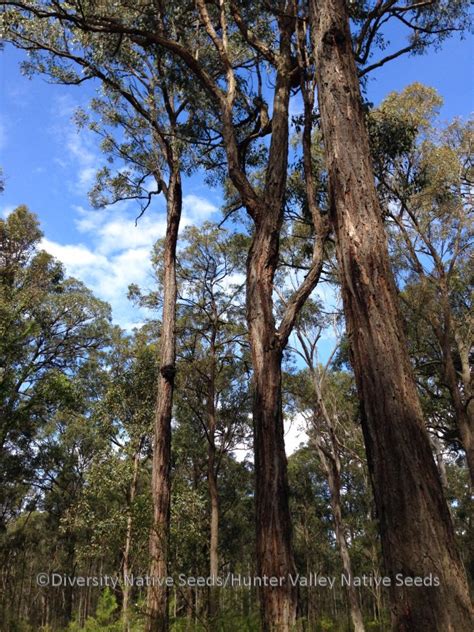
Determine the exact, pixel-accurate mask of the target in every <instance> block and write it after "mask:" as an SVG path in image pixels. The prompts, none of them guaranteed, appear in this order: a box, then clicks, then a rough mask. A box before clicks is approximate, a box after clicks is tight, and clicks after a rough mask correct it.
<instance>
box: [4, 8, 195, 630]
mask: <svg viewBox="0 0 474 632" xmlns="http://www.w3.org/2000/svg"><path fill="white" fill-rule="evenodd" d="M4 4H5V3H4ZM47 4H48V3H46V5H45V6H44V7H43V8H45V9H48V7H47ZM79 4H80V3H79ZM94 4H95V3H92V5H91V8H92V10H93V11H95V6H94ZM101 4H102V5H104V6H103V7H102V8H103V9H107V6H106V5H107V3H101ZM23 8H25V9H27V10H29V9H31V10H32V11H33V14H36V15H38V16H40V15H42V7H41V6H40V4H36V3H33V4H31V5H28V4H27V3H25V5H24V7H23ZM49 8H51V7H49ZM83 8H84V7H83V6H79V12H80V13H82V10H83ZM98 8H99V9H100V8H101V7H98ZM62 11H63V9H62V8H60V13H61V12H62ZM46 12H47V11H46ZM121 15H122V18H123V19H124V20H126V21H127V20H128V19H130V21H133V19H134V17H133V16H134V9H133V7H131V6H129V5H128V3H123V5H122V6H121ZM17 17H19V20H14V24H12V26H13V29H14V30H15V38H14V43H15V44H16V45H17V46H19V47H21V48H24V49H26V50H28V51H29V53H30V59H29V60H28V62H27V63H25V64H24V69H25V71H26V72H28V73H34V72H41V73H45V74H47V75H48V76H50V77H52V78H53V80H54V81H57V82H59V83H63V84H68V85H79V84H80V83H82V82H83V81H86V80H89V79H93V80H98V81H99V82H100V84H101V86H102V96H101V97H98V98H96V99H94V100H93V101H92V108H91V109H92V110H93V111H94V112H95V116H93V117H92V120H88V117H86V116H85V114H84V113H83V112H80V113H78V117H77V120H78V122H79V123H80V124H81V125H84V124H85V123H89V125H90V127H91V129H93V130H94V131H96V132H98V133H99V134H100V135H101V136H102V137H103V143H102V147H103V149H104V150H105V152H106V153H107V154H108V158H109V159H110V161H113V160H115V161H117V160H118V161H119V163H120V164H119V167H118V168H117V170H116V171H115V172H113V171H112V170H111V168H110V166H106V167H104V168H102V169H100V170H99V171H98V173H97V182H96V185H95V187H94V188H93V190H92V191H91V198H92V201H93V202H94V203H95V204H96V205H98V206H103V205H104V204H107V203H114V202H117V201H120V200H130V199H138V200H141V214H143V213H144V212H145V210H146V209H147V208H148V206H149V205H150V203H151V201H152V199H153V196H156V195H158V194H160V193H163V195H164V197H165V199H166V222H167V228H166V240H165V244H166V247H165V250H164V253H163V256H164V261H165V266H164V283H163V302H162V305H161V309H162V319H161V320H162V323H161V331H160V346H159V353H160V367H161V368H160V373H159V376H158V380H157V399H156V418H155V431H154V435H155V437H154V452H153V454H154V457H153V459H154V460H153V464H154V465H153V474H152V477H153V504H154V526H153V527H152V530H151V534H150V558H151V561H150V576H155V577H166V576H167V540H168V532H169V511H170V510H169V506H170V475H169V464H170V449H171V448H170V445H171V415H172V405H173V391H174V377H175V373H176V366H175V360H176V336H175V321H176V244H177V239H178V230H179V223H180V219H181V213H182V198H183V193H182V170H183V154H184V148H185V145H186V144H185V142H183V138H182V132H181V127H182V124H183V120H185V119H186V118H187V117H186V116H185V115H184V113H185V110H186V106H187V103H188V96H183V95H184V90H183V89H182V85H181V78H180V77H181V72H180V68H179V64H177V63H176V59H174V58H171V57H170V56H169V55H167V54H164V53H163V49H158V47H157V46H152V47H151V48H147V49H146V50H144V49H143V47H141V46H138V47H137V46H135V45H134V43H133V42H132V41H131V40H130V39H127V38H125V39H124V38H123V37H122V36H119V37H118V38H117V37H116V36H115V35H113V34H105V33H101V34H99V35H96V34H94V29H92V30H91V29H86V30H85V31H84V30H83V29H77V28H74V26H75V23H74V22H75V21H74V20H73V22H72V23H68V21H66V22H54V21H53V22H50V23H49V24H48V26H47V27H46V22H44V21H41V20H40V21H39V22H34V21H32V22H28V20H27V21H26V22H25V21H24V18H25V14H22V15H21V17H20V15H19V14H17ZM56 17H57V16H56ZM163 19H164V18H163V16H160V15H159V14H157V15H156V16H155V17H154V20H155V21H156V26H157V28H158V29H160V28H163V27H164V23H162V21H163ZM170 28H172V27H170ZM75 39H77V46H74V45H73V41H74V40H75ZM188 166H189V165H188ZM167 601H168V588H167V587H166V586H165V585H164V584H163V583H162V582H159V581H156V582H155V583H152V584H151V585H150V587H149V592H148V604H147V609H148V612H149V623H148V624H147V625H148V629H149V630H165V629H167V627H168V623H167V610H168V606H167Z"/></svg>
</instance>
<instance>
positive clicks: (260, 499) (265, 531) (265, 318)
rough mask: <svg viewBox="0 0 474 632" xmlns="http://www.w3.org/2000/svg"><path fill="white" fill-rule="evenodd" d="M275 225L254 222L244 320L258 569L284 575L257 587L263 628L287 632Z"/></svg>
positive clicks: (291, 606)
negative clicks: (278, 583) (248, 361)
mask: <svg viewBox="0 0 474 632" xmlns="http://www.w3.org/2000/svg"><path fill="white" fill-rule="evenodd" d="M278 234H279V229H278V228H277V229H275V227H272V226H270V225H269V222H266V223H262V224H260V225H257V227H256V230H255V234H254V239H253V243H252V247H251V250H250V253H249V258H248V264H247V321H248V324H249V334H250V343H251V350H252V365H253V372H254V377H253V388H254V400H253V421H254V452H255V477H256V513H257V574H258V576H259V577H261V578H265V577H267V578H268V577H277V578H284V580H285V581H284V582H283V583H282V585H281V586H276V587H270V586H262V587H261V588H260V608H261V618H262V630H263V631H264V632H268V631H270V630H278V631H279V632H289V631H290V630H291V629H292V628H293V626H294V624H295V621H296V606H297V593H296V588H294V587H293V586H292V585H291V582H290V581H289V578H288V576H289V575H294V574H295V565H294V559H293V551H292V545H291V519H290V512H289V506H288V481H287V461H286V454H285V442H284V432H283V414H282V395H281V359H282V350H281V348H280V344H279V341H278V340H277V337H276V331H275V322H274V317H273V302H272V292H273V276H274V271H275V261H276V259H275V257H277V256H278Z"/></svg>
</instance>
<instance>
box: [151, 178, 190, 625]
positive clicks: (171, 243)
mask: <svg viewBox="0 0 474 632" xmlns="http://www.w3.org/2000/svg"><path fill="white" fill-rule="evenodd" d="M181 208H182V191H181V178H180V175H179V172H178V171H177V170H176V171H175V172H174V173H172V175H171V178H170V184H169V187H168V191H167V227H166V238H165V252H164V283H163V315H162V325H161V337H160V351H161V358H160V375H159V378H158V396H157V404H156V413H155V436H154V445H153V471H152V495H153V523H152V528H151V533H150V545H149V546H150V571H149V576H150V586H149V588H148V594H147V618H146V623H145V630H146V632H166V631H167V630H168V587H167V586H166V584H165V583H164V582H165V580H166V577H167V576H168V534H169V519H170V487H171V484H170V457H171V416H172V407H173V390H174V377H175V371H176V368H175V360H176V337H175V322H176V294H177V289H176V243H177V240H178V229H179V221H180V218H181Z"/></svg>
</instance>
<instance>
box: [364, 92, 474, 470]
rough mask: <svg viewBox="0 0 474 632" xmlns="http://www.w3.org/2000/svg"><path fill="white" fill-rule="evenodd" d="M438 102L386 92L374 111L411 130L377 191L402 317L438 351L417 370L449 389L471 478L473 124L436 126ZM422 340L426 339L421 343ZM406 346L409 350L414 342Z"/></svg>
mask: <svg viewBox="0 0 474 632" xmlns="http://www.w3.org/2000/svg"><path fill="white" fill-rule="evenodd" d="M441 104H442V99H441V97H440V96H439V95H438V94H437V93H436V92H435V91H434V90H433V89H430V88H427V87H425V86H422V85H420V84H414V85H412V86H409V87H408V88H406V89H405V90H403V91H402V92H401V93H399V94H397V93H392V94H390V95H389V96H388V97H387V98H386V99H385V100H384V102H383V103H382V104H381V106H380V108H379V110H378V111H377V112H375V113H374V116H379V117H381V118H383V117H386V116H396V117H398V118H399V120H400V122H401V124H402V125H404V126H406V127H411V128H412V129H414V130H415V131H416V133H415V135H414V138H413V143H412V145H411V147H410V149H408V150H407V151H405V152H404V153H403V154H402V155H400V156H399V157H398V158H397V159H395V160H392V161H387V162H386V163H385V165H384V168H383V169H381V170H380V174H379V179H380V185H379V190H380V193H381V195H382V196H383V202H384V206H385V207H386V210H385V213H386V215H387V219H388V221H389V222H390V228H391V230H390V232H389V236H390V238H391V239H390V241H391V244H392V249H393V256H394V260H395V265H396V269H397V272H398V276H399V277H400V285H401V290H402V292H401V298H402V301H403V304H404V310H405V313H406V315H407V317H408V318H409V319H410V320H411V321H413V319H416V318H418V319H421V322H422V323H423V324H424V326H425V328H426V327H427V332H431V337H432V338H434V341H436V342H435V346H436V347H438V348H439V353H436V352H435V353H434V354H432V355H431V358H427V357H426V356H425V357H424V358H422V359H421V361H420V362H419V363H417V367H418V366H420V368H421V369H422V362H430V363H431V364H430V365H429V367H430V368H431V372H433V368H434V367H437V368H438V370H437V373H438V375H439V379H438V380H437V382H438V384H439V385H440V387H441V388H443V387H445V388H446V389H447V390H448V392H449V395H450V398H451V402H452V406H453V409H454V411H455V416H456V422H457V424H456V425H457V428H458V434H459V437H460V440H461V443H462V445H463V447H464V450H465V452H466V460H467V463H468V467H469V470H470V473H471V479H472V480H474V447H473V443H472V442H473V438H472V435H473V431H474V428H473V423H474V421H473V418H474V409H473V405H474V404H473V402H472V384H471V375H470V373H471V371H470V366H469V353H470V351H469V350H470V346H471V340H472V328H473V321H472V317H471V316H470V311H471V305H470V303H471V297H470V291H469V287H468V286H469V281H468V278H469V274H470V272H469V270H470V268H471V264H470V263H469V258H470V250H471V249H472V228H473V225H472V193H471V191H470V187H471V183H472V170H473V167H472V143H473V126H472V121H467V122H462V121H461V120H455V121H453V122H452V123H451V124H449V125H448V126H446V127H441V128H439V127H438V126H437V125H436V124H437V120H436V119H437V116H436V114H437V110H438V108H439V107H440V106H441ZM416 329H418V328H417V327H416V326H415V327H414V328H413V329H412V331H415V330H416ZM423 339H425V340H426V334H425V335H424V336H422V339H421V340H420V342H422V340H423ZM411 342H412V345H414V347H413V351H414V352H415V353H416V341H415V340H413V339H412V341H411ZM422 347H423V342H422V344H421V345H420V349H421V348H422ZM437 357H438V358H439V361H438V362H436V359H437ZM422 373H423V371H422ZM424 373H426V371H424Z"/></svg>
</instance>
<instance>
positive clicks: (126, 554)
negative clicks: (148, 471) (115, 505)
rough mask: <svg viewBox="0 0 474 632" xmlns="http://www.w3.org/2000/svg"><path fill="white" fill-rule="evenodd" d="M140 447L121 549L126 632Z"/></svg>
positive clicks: (126, 626) (134, 464)
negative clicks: (133, 513)
mask: <svg viewBox="0 0 474 632" xmlns="http://www.w3.org/2000/svg"><path fill="white" fill-rule="evenodd" d="M140 449H141V441H140V446H139V448H138V450H137V451H136V452H135V454H134V457H133V474H132V481H131V483H130V492H129V499H128V516H127V532H126V536H125V547H124V551H123V590H122V621H123V630H124V632H128V631H129V629H130V613H129V608H130V605H129V604H130V583H129V581H128V580H127V578H128V577H129V575H130V550H131V548H132V529H133V519H132V507H133V502H134V500H135V496H136V493H137V481H138V470H139V465H140Z"/></svg>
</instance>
